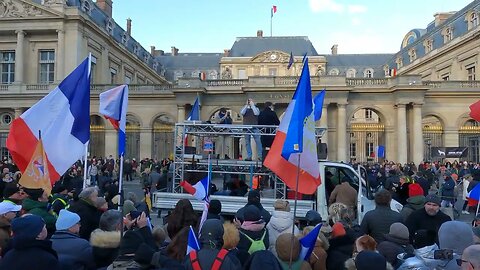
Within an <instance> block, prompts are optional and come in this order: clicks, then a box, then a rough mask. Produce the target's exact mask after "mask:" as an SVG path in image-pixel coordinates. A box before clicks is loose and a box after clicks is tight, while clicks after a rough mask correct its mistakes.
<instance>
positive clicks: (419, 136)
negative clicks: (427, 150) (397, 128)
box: [410, 104, 423, 165]
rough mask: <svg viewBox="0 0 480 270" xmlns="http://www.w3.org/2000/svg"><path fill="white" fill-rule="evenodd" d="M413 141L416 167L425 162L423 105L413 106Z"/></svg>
mask: <svg viewBox="0 0 480 270" xmlns="http://www.w3.org/2000/svg"><path fill="white" fill-rule="evenodd" d="M410 135H411V136H412V138H411V139H412V141H413V149H412V151H411V152H412V153H413V155H412V157H413V162H414V163H415V165H418V164H420V162H422V161H423V130H422V105H421V104H413V130H411V131H410Z"/></svg>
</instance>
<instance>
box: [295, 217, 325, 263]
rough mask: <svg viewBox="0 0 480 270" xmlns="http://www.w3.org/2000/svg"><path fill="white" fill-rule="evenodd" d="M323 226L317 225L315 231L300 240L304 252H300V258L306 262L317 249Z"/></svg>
mask: <svg viewBox="0 0 480 270" xmlns="http://www.w3.org/2000/svg"><path fill="white" fill-rule="evenodd" d="M321 227H322V224H321V223H320V224H317V226H315V228H313V230H311V231H310V232H309V233H308V234H307V235H305V236H304V237H302V239H300V245H301V246H302V250H301V251H300V258H302V259H303V260H304V261H308V259H309V258H310V255H311V254H312V252H313V249H314V248H315V243H316V242H317V238H318V234H319V233H320V228H321Z"/></svg>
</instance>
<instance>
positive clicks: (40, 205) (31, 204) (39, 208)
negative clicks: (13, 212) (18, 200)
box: [22, 198, 57, 236]
mask: <svg viewBox="0 0 480 270" xmlns="http://www.w3.org/2000/svg"><path fill="white" fill-rule="evenodd" d="M22 207H23V209H24V210H25V211H26V212H27V213H29V214H32V215H37V216H40V217H41V218H43V220H44V221H45V225H47V231H48V235H50V236H51V235H53V233H54V232H55V222H56V221H57V219H56V218H55V216H53V215H52V214H50V213H49V212H48V210H47V209H48V208H47V207H48V202H39V201H34V200H32V199H29V198H27V199H25V200H23V204H22Z"/></svg>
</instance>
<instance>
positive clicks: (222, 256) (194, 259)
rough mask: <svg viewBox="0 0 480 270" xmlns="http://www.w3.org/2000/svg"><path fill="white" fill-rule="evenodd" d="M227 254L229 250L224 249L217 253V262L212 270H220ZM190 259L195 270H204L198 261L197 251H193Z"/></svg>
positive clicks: (214, 262)
mask: <svg viewBox="0 0 480 270" xmlns="http://www.w3.org/2000/svg"><path fill="white" fill-rule="evenodd" d="M227 254H228V250H226V249H224V248H222V249H221V250H220V251H219V252H218V253H217V257H215V260H214V261H213V264H212V267H211V268H210V269H211V270H219V269H220V267H221V266H222V263H223V261H224V260H225V256H227ZM189 257H190V262H191V263H192V268H193V270H202V267H201V266H200V262H199V261H198V256H197V251H196V250H192V251H191V252H190V254H189Z"/></svg>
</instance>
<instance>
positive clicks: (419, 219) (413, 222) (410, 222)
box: [405, 208, 451, 240]
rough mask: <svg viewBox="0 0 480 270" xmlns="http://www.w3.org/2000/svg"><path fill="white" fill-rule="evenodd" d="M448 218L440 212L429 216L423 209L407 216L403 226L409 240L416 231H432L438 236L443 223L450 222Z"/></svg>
mask: <svg viewBox="0 0 480 270" xmlns="http://www.w3.org/2000/svg"><path fill="white" fill-rule="evenodd" d="M450 220H451V219H450V217H449V216H448V215H446V214H444V213H443V212H442V211H438V213H437V214H436V215H435V216H430V215H428V214H427V211H425V208H422V209H418V210H416V211H414V212H413V213H412V214H410V216H408V218H407V220H406V221H405V225H406V226H407V228H408V231H409V233H410V240H412V237H413V236H414V235H415V232H416V231H418V230H430V231H434V232H435V234H436V235H438V230H439V229H440V226H442V224H443V223H445V222H447V221H450Z"/></svg>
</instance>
